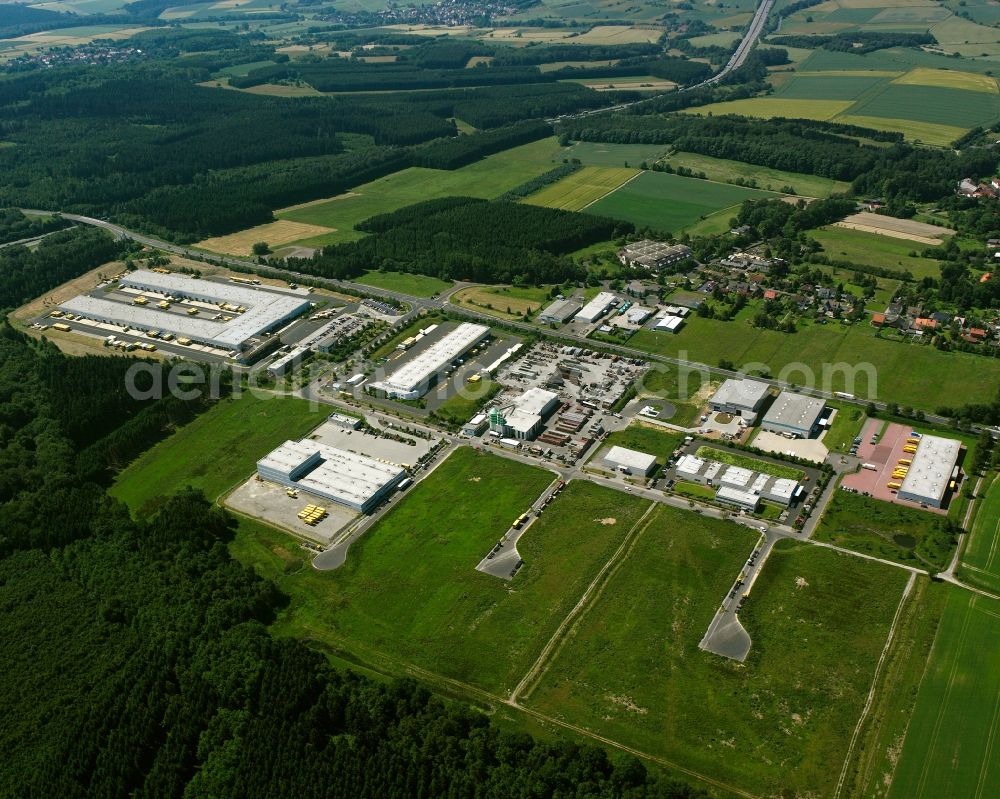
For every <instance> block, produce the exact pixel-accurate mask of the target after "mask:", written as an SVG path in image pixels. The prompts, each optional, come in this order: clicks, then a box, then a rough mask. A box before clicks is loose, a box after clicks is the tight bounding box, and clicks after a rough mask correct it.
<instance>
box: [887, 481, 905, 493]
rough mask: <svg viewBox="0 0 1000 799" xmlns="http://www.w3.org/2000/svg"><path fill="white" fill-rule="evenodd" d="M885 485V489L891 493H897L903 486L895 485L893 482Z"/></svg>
mask: <svg viewBox="0 0 1000 799" xmlns="http://www.w3.org/2000/svg"><path fill="white" fill-rule="evenodd" d="M885 485H886V487H887V488H889V489H891V490H892V491H898V490H899V489H900V487H901V486H902V485H903V484H902V483H897V482H896V481H893V482H891V483H886V484H885Z"/></svg>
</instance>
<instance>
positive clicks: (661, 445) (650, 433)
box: [591, 422, 684, 466]
mask: <svg viewBox="0 0 1000 799" xmlns="http://www.w3.org/2000/svg"><path fill="white" fill-rule="evenodd" d="M683 440H684V436H683V435H681V434H680V433H674V432H672V431H670V430H665V429H662V428H659V427H653V426H652V425H646V424H642V422H633V423H632V424H630V425H629V426H628V427H626V428H625V429H624V430H616V431H615V432H613V433H609V434H608V437H607V438H606V439H604V442H603V446H602V447H601V449H600V451H599V452H598V453H597V454H596V455H594V457H593V458H591V462H592V463H594V464H595V465H600V463H601V458H602V457H604V454H605V453H606V452H607V451H608V450H609V449H611V447H625V448H626V449H634V450H638V451H639V452H645V453H648V454H649V455H655V456H656V462H657V463H658V464H659V465H660V466H663V464H664V463H666V460H667V458H669V457H670V455H671V453H672V452H673V451H674V450H675V449H677V447H678V445H679V444H680V443H681V442H682V441H683Z"/></svg>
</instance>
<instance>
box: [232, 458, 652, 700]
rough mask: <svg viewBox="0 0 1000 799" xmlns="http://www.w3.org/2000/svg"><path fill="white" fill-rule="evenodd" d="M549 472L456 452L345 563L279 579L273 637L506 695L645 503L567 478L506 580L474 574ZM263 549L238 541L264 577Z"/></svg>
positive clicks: (273, 566)
mask: <svg viewBox="0 0 1000 799" xmlns="http://www.w3.org/2000/svg"><path fill="white" fill-rule="evenodd" d="M552 479H553V475H552V474H551V473H549V472H547V471H545V470H542V469H538V468H536V467H533V466H527V465H524V464H521V463H517V462H514V461H510V460H507V459H504V458H500V457H498V456H495V455H489V454H485V453H479V452H476V451H474V450H472V449H470V448H461V449H459V450H457V451H456V452H455V453H453V454H452V455H451V456H450V457H449V458H448V459H447V460H446V461H445V462H444V463H442V464H441V465H440V466H438V467H437V469H436V470H435V471H434V472H433V473H432V474H431V475H429V476H428V477H427V478H425V479H424V480H423V481H421V482H420V483H418V484H417V486H415V487H414V489H413V491H412V493H411V494H410V495H409V496H407V497H406V499H405V500H404V501H402V502H400V503H399V504H398V505H397V506H396V507H395V508H393V509H392V510H391V511H390V512H389V514H388V515H387V516H386V517H385V518H383V519H381V520H380V521H379V522H378V524H376V525H375V526H374V527H373V528H372V529H371V530H369V531H368V532H367V533H365V535H364V536H363V537H362V538H361V539H360V540H359V541H358V542H356V543H355V544H354V545H353V546H352V548H351V550H350V553H349V554H348V558H347V562H346V563H345V564H344V565H343V566H342V567H340V568H339V569H337V570H335V571H332V572H317V571H314V570H312V569H303V570H302V571H301V572H298V573H296V574H292V575H289V576H287V577H283V578H280V579H278V581H277V582H278V584H279V587H280V588H281V589H282V590H283V591H285V592H286V593H287V594H288V595H289V596H290V597H291V602H290V605H289V608H288V610H287V611H285V613H284V614H283V615H282V616H281V618H279V619H278V621H277V622H276V624H275V625H274V627H273V630H274V632H275V634H277V635H288V636H295V637H300V638H308V639H310V640H311V641H312V642H313V643H314V644H315V645H318V646H320V647H322V648H324V649H325V650H326V651H328V652H330V653H331V654H334V655H341V656H345V655H346V656H348V657H349V658H350V659H352V660H360V661H361V662H362V663H364V664H368V665H369V666H372V667H374V668H376V669H377V670H382V671H389V672H391V673H396V674H399V673H406V670H407V668H408V667H409V666H415V667H417V668H421V669H429V670H430V671H432V672H434V673H435V674H438V675H442V676H444V677H448V678H452V679H456V680H461V681H463V682H466V683H471V684H473V685H476V686H478V687H480V688H482V689H484V690H486V691H489V692H490V693H493V694H495V695H497V696H503V695H506V694H508V693H509V692H510V691H511V690H512V689H513V687H514V686H515V685H516V683H517V682H518V681H519V680H520V679H521V677H523V676H524V674H525V673H526V672H527V671H528V669H529V667H530V666H531V664H532V663H533V662H534V661H535V660H536V658H537V657H538V655H539V653H540V652H541V649H542V647H543V646H544V644H545V643H546V642H547V641H548V639H549V638H551V636H552V634H553V633H554V632H555V630H556V628H557V627H558V625H559V623H560V622H561V621H562V620H563V619H564V618H565V616H566V615H567V614H568V613H569V611H570V610H571V609H572V607H573V606H574V605H575V604H576V602H577V601H578V600H579V598H580V596H581V594H582V593H583V591H584V590H585V588H586V586H587V585H589V584H590V582H592V581H593V579H594V577H595V576H596V574H597V572H598V570H599V569H600V568H601V567H602V566H603V565H604V564H605V563H606V562H607V560H608V559H609V558H610V557H611V555H612V554H613V553H614V551H615V550H616V549H618V547H619V546H620V544H621V542H622V541H623V540H624V538H625V537H626V535H627V534H628V532H629V530H630V529H631V528H632V527H633V526H634V525H635V524H636V522H637V521H638V520H639V519H640V517H641V516H642V514H643V513H644V512H645V511H646V510H647V509H648V505H649V503H648V502H645V501H643V500H640V499H638V498H636V497H629V496H626V495H623V494H621V493H620V492H617V491H614V490H612V489H607V488H602V487H600V486H596V485H594V484H592V483H580V482H575V483H570V484H569V486H567V488H566V490H565V491H564V492H563V494H561V495H560V497H559V498H558V499H557V500H556V501H555V502H553V503H552V505H550V506H549V507H548V508H547V509H546V510H545V512H544V514H543V515H542V516H541V517H539V518H538V519H537V520H536V521H535V522H534V523H533V524H532V525H531V527H530V528H528V531H527V532H526V533H525V535H524V537H523V538H521V540H520V541H519V543H518V550H519V552H520V555H521V557H522V558H523V560H524V561H525V563H524V566H522V567H521V569H520V571H519V572H518V574H517V576H516V577H515V578H514V580H513V581H512V582H511V583H510V584H509V585H508V584H507V583H506V582H504V581H502V580H499V579H497V578H495V577H491V576H489V575H486V574H483V573H481V572H477V571H476V570H475V566H476V564H477V563H478V562H479V560H480V559H481V558H482V557H483V556H484V555H485V554H486V553H487V552H488V551H489V549H490V547H491V546H492V545H493V543H494V542H495V541H496V540H497V539H498V538H499V537H500V536H501V535H502V534H503V532H504V531H505V530H506V529H507V528H508V526H509V525H510V523H511V522H512V521H513V520H514V519H515V518H516V516H517V515H518V514H519V513H521V512H522V511H523V510H524V509H525V508H526V507H527V505H528V503H530V502H531V501H532V500H534V499H535V498H536V497H537V496H538V495H539V493H540V492H541V491H542V490H543V489H544V488H545V487H546V486H547V485H548V484H549V483H550V482H551V481H552ZM268 548H269V544H268V541H267V540H255V539H254V538H253V537H252V536H244V537H242V539H239V540H237V542H236V544H235V546H234V549H235V551H236V553H237V556H238V557H240V559H241V560H244V562H248V563H254V564H257V565H258V566H260V567H261V568H262V570H264V571H265V573H267V572H268V571H271V570H273V571H277V567H278V564H277V563H275V562H274V558H273V556H271V555H269V554H268V552H267V549H268ZM269 562H270V565H268V564H269ZM272 573H273V572H272Z"/></svg>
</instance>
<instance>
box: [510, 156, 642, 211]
mask: <svg viewBox="0 0 1000 799" xmlns="http://www.w3.org/2000/svg"><path fill="white" fill-rule="evenodd" d="M638 174H639V170H637V169H626V168H624V167H601V166H585V167H583V169H580V170H578V171H577V172H574V173H573V174H572V175H567V176H566V177H564V178H563V179H562V180H560V181H558V182H556V183H553V184H552V185H550V186H545V187H544V188H543V189H541V190H540V191H537V192H535V193H534V194H532V195H530V196H528V197H527V198H526V199H525V200H524V202H526V203H529V204H531V205H541V206H544V207H546V208H560V209H562V210H564V211H580V210H583V209H584V208H586V207H587V206H588V205H590V204H591V203H593V202H595V201H597V200H600V199H601V198H602V197H604V196H606V195H608V194H610V193H611V192H613V191H614V190H615V189H617V188H618V187H619V186H621V185H622V184H624V183H626V182H627V181H629V180H631V179H632V178H633V177H635V176H636V175H638Z"/></svg>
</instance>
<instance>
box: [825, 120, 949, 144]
mask: <svg viewBox="0 0 1000 799" xmlns="http://www.w3.org/2000/svg"><path fill="white" fill-rule="evenodd" d="M833 121H834V122H843V123H844V124H845V125H860V126H861V127H863V128H874V129H875V130H887V131H890V132H891V133H902V134H903V136H904V137H906V138H907V139H909V140H910V141H914V142H923V143H924V144H936V145H938V146H942V147H943V146H946V145H948V144H950V143H951V142H953V141H955V139H958V138H960V137H961V136H963V135H964V134H965V133H966V132H967V131H968V128H959V127H956V126H954V125H941V124H937V123H935V122H917V121H915V120H912V119H889V118H887V117H869V116H860V115H857V114H841V115H840V116H838V117H836V118H835V119H834V120H833Z"/></svg>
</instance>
